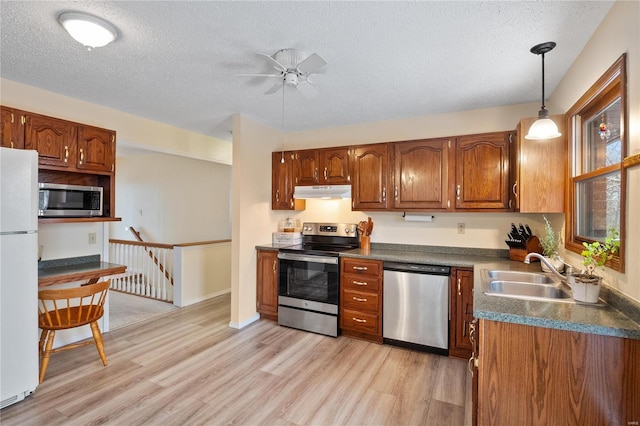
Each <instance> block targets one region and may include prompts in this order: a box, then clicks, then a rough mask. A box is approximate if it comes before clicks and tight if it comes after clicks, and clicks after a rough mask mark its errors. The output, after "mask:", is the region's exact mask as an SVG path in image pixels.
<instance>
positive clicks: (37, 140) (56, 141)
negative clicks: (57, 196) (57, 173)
mask: <svg viewBox="0 0 640 426" xmlns="http://www.w3.org/2000/svg"><path fill="white" fill-rule="evenodd" d="M75 139H76V126H75V125H74V123H72V122H70V121H66V120H60V119H58V118H53V117H46V116H44V115H38V114H28V115H27V120H26V130H25V141H24V147H25V148H26V149H35V150H36V151H38V165H39V166H40V167H43V166H53V167H60V168H65V169H75V166H76V140H75Z"/></svg>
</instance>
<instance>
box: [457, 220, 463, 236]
mask: <svg viewBox="0 0 640 426" xmlns="http://www.w3.org/2000/svg"><path fill="white" fill-rule="evenodd" d="M458 234H464V223H459V224H458Z"/></svg>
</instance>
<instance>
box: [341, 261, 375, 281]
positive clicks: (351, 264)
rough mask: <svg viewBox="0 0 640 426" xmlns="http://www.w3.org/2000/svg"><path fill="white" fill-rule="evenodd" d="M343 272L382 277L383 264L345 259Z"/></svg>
mask: <svg viewBox="0 0 640 426" xmlns="http://www.w3.org/2000/svg"><path fill="white" fill-rule="evenodd" d="M342 272H343V273H345V274H359V275H370V276H375V277H378V276H382V262H379V261H375V260H363V259H343V260H342Z"/></svg>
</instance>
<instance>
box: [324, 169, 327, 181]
mask: <svg viewBox="0 0 640 426" xmlns="http://www.w3.org/2000/svg"><path fill="white" fill-rule="evenodd" d="M324 180H327V168H326V167H325V168H324Z"/></svg>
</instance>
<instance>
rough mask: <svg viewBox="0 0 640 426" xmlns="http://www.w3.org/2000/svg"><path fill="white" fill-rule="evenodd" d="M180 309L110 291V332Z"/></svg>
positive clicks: (167, 304)
mask: <svg viewBox="0 0 640 426" xmlns="http://www.w3.org/2000/svg"><path fill="white" fill-rule="evenodd" d="M174 309H179V308H178V307H176V306H173V305H172V304H171V303H168V302H161V301H159V300H153V299H147V298H146V297H139V296H134V295H131V294H126V293H120V292H118V291H109V330H115V329H117V328H120V327H124V326H127V325H131V324H135V323H137V322H140V321H144V320H147V319H149V318H153V317H155V316H158V315H162V314H163V313H166V312H169V311H172V310H174Z"/></svg>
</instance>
